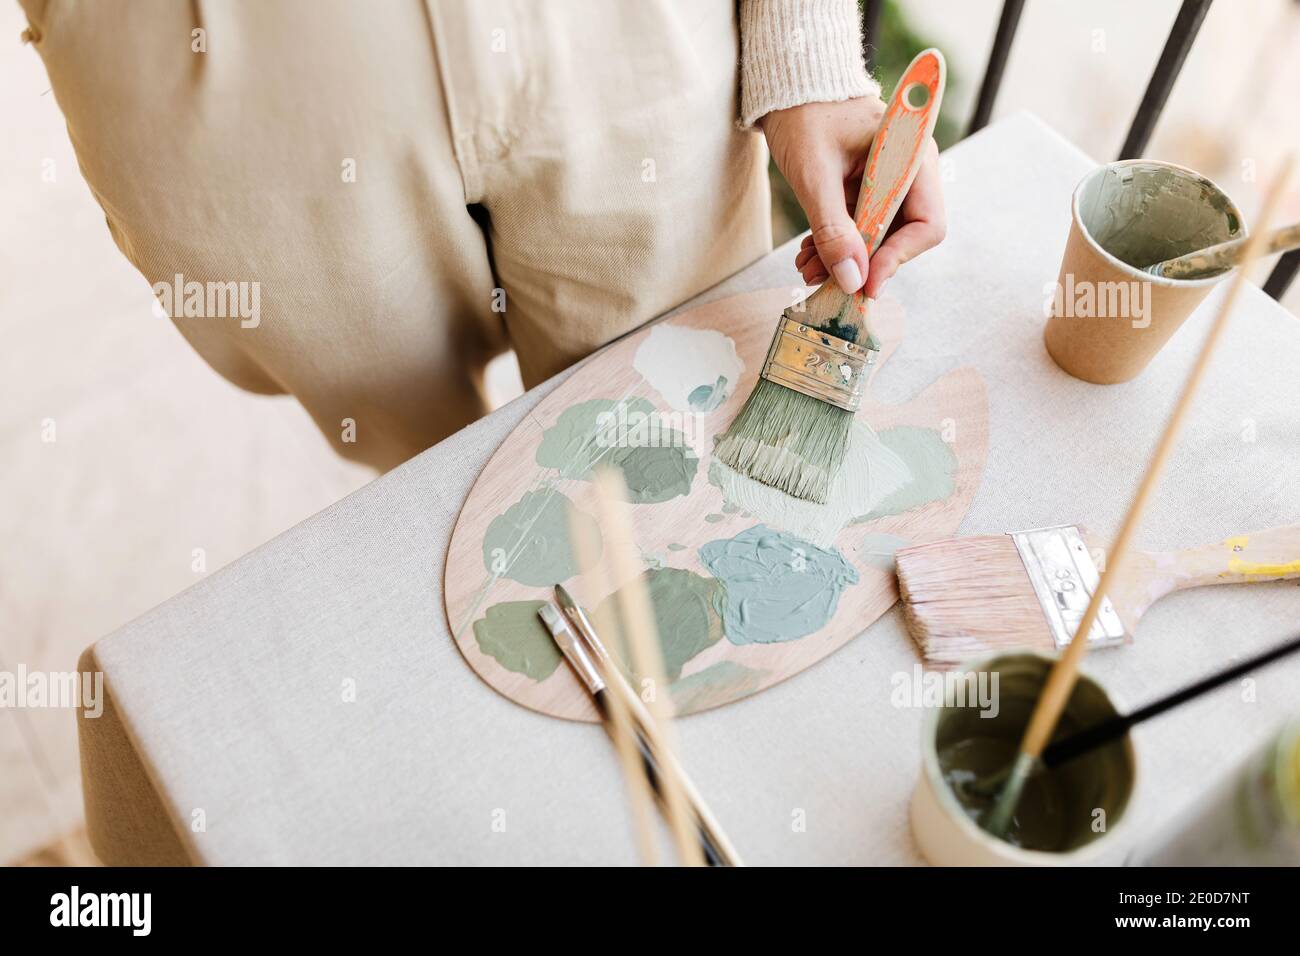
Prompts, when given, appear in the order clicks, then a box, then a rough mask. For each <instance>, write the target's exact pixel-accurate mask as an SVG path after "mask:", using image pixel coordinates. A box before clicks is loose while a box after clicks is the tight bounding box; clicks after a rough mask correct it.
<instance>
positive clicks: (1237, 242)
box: [1151, 222, 1300, 279]
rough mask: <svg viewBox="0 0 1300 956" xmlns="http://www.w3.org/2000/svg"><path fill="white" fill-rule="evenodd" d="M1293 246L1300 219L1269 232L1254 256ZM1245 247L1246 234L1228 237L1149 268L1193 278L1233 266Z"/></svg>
mask: <svg viewBox="0 0 1300 956" xmlns="http://www.w3.org/2000/svg"><path fill="white" fill-rule="evenodd" d="M1296 248H1300V222H1293V223H1292V224H1291V225H1289V226H1283V227H1282V228H1281V229H1278V230H1277V231H1275V232H1274V233H1273V234H1272V235H1270V236H1268V238H1266V239H1265V240H1264V248H1263V249H1262V250H1261V251H1260V252H1258V253H1257V256H1256V257H1257V258H1258V257H1259V256H1270V255H1272V254H1273V253H1275V252H1287V251H1290V250H1291V249H1296ZM1245 250H1246V237H1245V236H1242V237H1241V238H1240V239H1230V240H1228V241H1227V242H1221V243H1219V244H1218V245H1217V246H1210V247H1209V248H1208V249H1198V250H1197V251H1196V252H1189V253H1187V255H1185V256H1179V257H1178V258H1177V259H1166V260H1165V261H1164V262H1162V263H1160V264H1159V265H1157V266H1153V267H1152V269H1151V271H1152V272H1154V273H1155V274H1156V275H1158V276H1164V277H1165V278H1166V279H1195V278H1199V277H1200V276H1203V275H1206V274H1208V273H1212V272H1218V271H1219V270H1220V269H1226V268H1228V267H1229V266H1235V265H1236V264H1237V263H1238V262H1240V261H1241V257H1242V255H1243V253H1244V252H1245Z"/></svg>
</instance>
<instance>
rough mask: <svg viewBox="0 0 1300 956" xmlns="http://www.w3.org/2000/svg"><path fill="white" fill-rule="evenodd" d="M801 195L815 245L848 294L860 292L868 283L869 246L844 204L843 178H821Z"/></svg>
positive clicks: (823, 262)
mask: <svg viewBox="0 0 1300 956" xmlns="http://www.w3.org/2000/svg"><path fill="white" fill-rule="evenodd" d="M804 192H805V193H806V195H799V197H798V198H799V202H800V205H802V206H803V208H804V212H806V213H807V214H808V225H809V226H811V227H812V240H813V245H815V246H816V247H817V258H819V259H821V261H822V265H823V266H825V267H826V271H827V272H829V273H830V274H831V275H832V276H834V278H835V284H836V285H838V286H839V287H840V289H841V291H843V292H844V293H845V294H851V293H853V292H857V291H858V290H859V289H861V288H862V285H863V283H864V282H866V281H867V244H866V243H865V242H863V240H862V236H861V235H860V234H859V233H858V227H857V226H856V225H855V224H854V222H853V217H852V216H850V215H849V212H848V208H847V207H846V206H845V203H844V184H843V182H842V180H841V179H840V178H839V177H836V176H821V177H818V181H817V182H815V183H813V184H811V186H810V187H809V188H807V189H806V190H804Z"/></svg>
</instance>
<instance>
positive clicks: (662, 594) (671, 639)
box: [592, 568, 722, 685]
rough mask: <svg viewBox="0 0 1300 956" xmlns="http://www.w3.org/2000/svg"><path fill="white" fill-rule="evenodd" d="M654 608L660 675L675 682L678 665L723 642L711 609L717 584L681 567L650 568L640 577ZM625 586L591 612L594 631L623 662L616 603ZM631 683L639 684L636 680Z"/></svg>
mask: <svg viewBox="0 0 1300 956" xmlns="http://www.w3.org/2000/svg"><path fill="white" fill-rule="evenodd" d="M640 580H641V582H642V583H643V584H644V586H645V588H646V590H647V592H648V594H649V598H650V603H651V606H652V607H653V609H654V619H655V631H656V633H657V634H658V635H659V647H660V650H661V651H662V652H663V658H664V675H665V676H666V677H667V678H668V680H670V681H675V680H677V678H678V677H680V676H681V674H682V667H683V665H685V664H686V662H687V661H689V660H690V659H691V658H693V657H694V656H695V655H696V654H699V653H700V652H701V651H703V650H704V649H705V648H708V647H712V646H713V645H714V644H716V643H718V641H720V640H721V639H722V621H721V620H720V619H719V618H718V614H717V611H716V610H715V608H714V600H715V596H716V593H717V590H718V582H717V581H714V580H712V579H710V578H706V577H703V576H701V575H698V574H696V573H694V572H693V571H683V570H681V569H680V568H652V569H650V570H649V571H646V572H644V573H643V574H642V575H641V576H640ZM625 591H626V586H625V587H624V588H620V589H619V590H618V591H615V592H614V593H613V594H611V595H610V596H609V597H607V598H605V600H603V601H601V602H600V604H599V605H598V606H597V607H596V609H595V610H594V611H593V612H592V623H593V624H594V625H595V627H596V631H597V632H598V633H599V634H600V635H601V636H602V637H605V636H606V635H609V636H608V637H607V638H606V640H607V641H609V642H612V644H613V647H614V648H615V649H616V653H617V654H618V657H619V659H620V660H621V661H624V662H627V661H630V660H631V656H630V654H629V653H628V649H627V646H626V642H625V641H624V640H623V630H622V620H623V618H622V615H621V614H620V613H619V610H618V602H619V601H622V600H624V599H625V598H624V592H625ZM633 683H634V685H636V684H637V683H638V681H637V680H636V678H635V675H634V680H633Z"/></svg>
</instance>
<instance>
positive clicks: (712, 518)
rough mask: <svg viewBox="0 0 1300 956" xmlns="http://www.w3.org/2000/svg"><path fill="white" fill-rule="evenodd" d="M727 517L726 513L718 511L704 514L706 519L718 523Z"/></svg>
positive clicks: (710, 522) (711, 522)
mask: <svg viewBox="0 0 1300 956" xmlns="http://www.w3.org/2000/svg"><path fill="white" fill-rule="evenodd" d="M725 518H726V515H720V514H718V513H717V512H713V513H712V514H707V515H705V516H704V520H705V521H707V522H708V523H709V524H717V523H718V522H719V521H722V520H723V519H725Z"/></svg>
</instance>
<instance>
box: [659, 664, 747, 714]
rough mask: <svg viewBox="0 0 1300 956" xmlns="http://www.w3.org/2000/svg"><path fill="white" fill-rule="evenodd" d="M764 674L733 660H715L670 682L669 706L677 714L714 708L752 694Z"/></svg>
mask: <svg viewBox="0 0 1300 956" xmlns="http://www.w3.org/2000/svg"><path fill="white" fill-rule="evenodd" d="M767 674H768V672H767V671H762V670H755V669H754V668H752V667H746V666H745V665H743V664H737V663H736V662H735V661H718V662H717V663H716V664H710V665H709V666H708V667H706V668H704V670H702V671H697V672H696V673H694V674H690V675H689V676H687V677H683V678H682V679H681V680H679V681H677V682H676V683H674V684H673V686H672V687H671V688H670V690H671V691H672V695H673V706H674V707H675V708H676V709H677V713H679V714H693V713H695V712H696V711H698V710H708V709H709V708H710V707H717V706H719V705H721V704H725V703H727V702H729V701H733V700H736V699H737V698H740V697H745V696H748V695H749V694H752V693H754V691H756V690H758V689H759V688H760V687H762V686H763V680H764V678H766V677H767Z"/></svg>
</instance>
